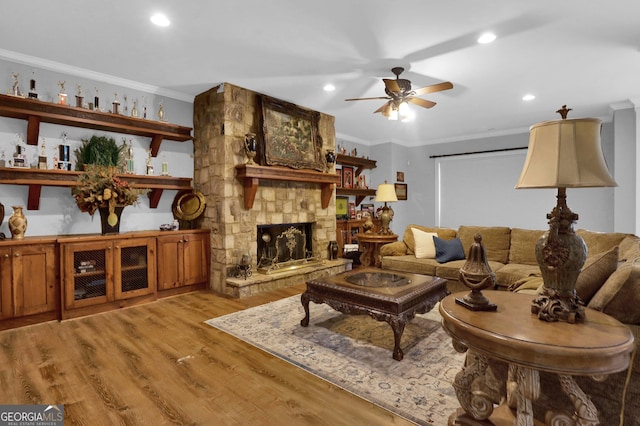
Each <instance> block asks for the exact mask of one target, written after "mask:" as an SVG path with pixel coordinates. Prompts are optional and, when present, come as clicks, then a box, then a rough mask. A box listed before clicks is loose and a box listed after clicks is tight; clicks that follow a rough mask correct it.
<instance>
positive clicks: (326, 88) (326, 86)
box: [324, 83, 336, 92]
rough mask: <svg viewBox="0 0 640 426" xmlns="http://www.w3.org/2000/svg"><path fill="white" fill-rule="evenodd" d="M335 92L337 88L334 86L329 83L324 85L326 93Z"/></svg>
mask: <svg viewBox="0 0 640 426" xmlns="http://www.w3.org/2000/svg"><path fill="white" fill-rule="evenodd" d="M334 90H336V86H334V85H333V84H331V83H327V84H325V85H324V91H325V92H333V91H334Z"/></svg>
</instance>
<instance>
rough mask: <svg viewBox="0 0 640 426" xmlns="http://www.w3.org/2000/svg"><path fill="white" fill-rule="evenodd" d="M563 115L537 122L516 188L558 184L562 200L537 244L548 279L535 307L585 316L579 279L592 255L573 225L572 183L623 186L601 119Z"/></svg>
mask: <svg viewBox="0 0 640 426" xmlns="http://www.w3.org/2000/svg"><path fill="white" fill-rule="evenodd" d="M569 111H570V109H567V107H566V105H563V106H562V108H561V109H559V110H558V111H556V112H558V113H559V114H560V115H561V116H562V120H556V121H545V122H542V123H538V124H534V125H533V126H531V131H530V138H529V151H528V153H527V158H526V160H525V163H524V167H523V168H522V173H521V174H520V179H519V180H518V183H517V184H516V189H523V188H557V189H558V195H557V204H556V206H555V208H554V209H553V210H552V211H551V213H549V214H547V219H549V231H547V232H546V233H545V234H544V235H543V236H542V237H541V238H540V239H539V240H538V242H537V244H536V259H537V261H538V264H539V265H540V270H541V272H542V279H543V282H544V285H543V290H542V293H541V294H540V295H539V296H538V297H536V298H535V299H534V301H533V303H532V305H531V311H532V312H533V313H534V314H537V315H538V317H539V318H540V319H541V320H545V321H558V320H561V321H567V322H569V323H574V322H576V321H579V320H584V318H585V313H584V312H585V311H584V306H583V304H582V302H581V300H580V298H579V297H578V296H577V295H576V290H575V287H576V280H577V279H578V275H579V274H580V270H581V268H582V265H584V262H585V260H586V258H587V248H586V245H585V243H584V241H583V240H582V238H581V237H580V236H579V235H577V234H576V233H575V232H574V230H573V223H574V222H575V221H576V220H578V215H577V214H575V213H573V212H572V211H571V210H569V207H567V192H566V190H567V188H593V187H610V186H617V184H616V182H615V180H614V179H613V177H611V175H610V174H609V170H608V168H607V163H606V160H605V158H604V154H603V153H602V147H601V145H600V130H601V127H602V123H601V121H600V120H599V119H596V118H581V119H570V120H567V113H568V112H569Z"/></svg>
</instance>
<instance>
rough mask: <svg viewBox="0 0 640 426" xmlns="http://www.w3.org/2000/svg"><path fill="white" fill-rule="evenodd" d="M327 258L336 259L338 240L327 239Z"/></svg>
mask: <svg viewBox="0 0 640 426" xmlns="http://www.w3.org/2000/svg"><path fill="white" fill-rule="evenodd" d="M328 249H329V260H336V259H337V258H338V250H339V249H340V247H339V246H338V242H337V241H335V240H331V241H329V247H328Z"/></svg>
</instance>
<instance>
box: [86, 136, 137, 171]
mask: <svg viewBox="0 0 640 426" xmlns="http://www.w3.org/2000/svg"><path fill="white" fill-rule="evenodd" d="M124 149H125V145H118V144H116V140H115V139H114V138H110V137H107V136H95V135H94V136H91V139H89V140H86V139H84V140H83V141H82V145H80V147H79V148H76V150H75V151H74V154H75V156H76V170H79V171H81V170H83V169H84V167H85V165H89V164H94V165H99V166H106V167H119V166H120V164H122V154H123V151H124Z"/></svg>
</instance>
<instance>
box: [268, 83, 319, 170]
mask: <svg viewBox="0 0 640 426" xmlns="http://www.w3.org/2000/svg"><path fill="white" fill-rule="evenodd" d="M260 99H261V103H262V132H263V138H262V140H263V141H264V142H263V143H264V161H265V164H266V165H268V166H287V167H291V168H293V169H311V170H317V171H324V169H325V160H324V156H323V155H322V142H321V139H320V137H319V135H318V121H319V120H320V113H318V112H316V111H311V110H308V109H304V108H301V107H299V106H297V105H294V104H292V103H289V102H285V101H282V100H279V99H275V98H271V97H269V96H264V95H263V96H261V97H260Z"/></svg>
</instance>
